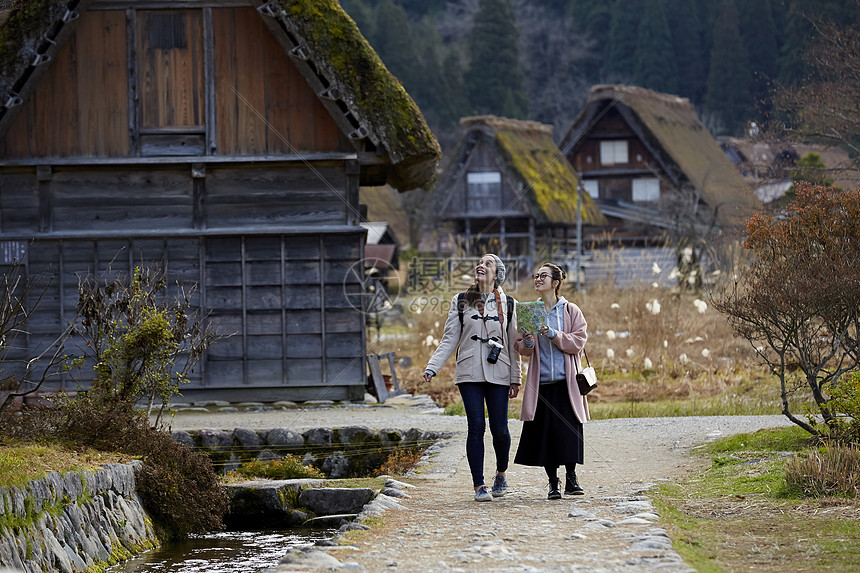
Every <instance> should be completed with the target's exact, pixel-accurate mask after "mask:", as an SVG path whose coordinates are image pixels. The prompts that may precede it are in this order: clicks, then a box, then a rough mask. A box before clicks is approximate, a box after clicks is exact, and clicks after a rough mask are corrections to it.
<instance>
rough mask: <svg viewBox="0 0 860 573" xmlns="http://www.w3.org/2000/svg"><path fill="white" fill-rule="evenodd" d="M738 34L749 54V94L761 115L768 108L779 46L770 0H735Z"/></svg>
mask: <svg viewBox="0 0 860 573" xmlns="http://www.w3.org/2000/svg"><path fill="white" fill-rule="evenodd" d="M737 6H738V19H739V22H740V30H741V38H743V42H744V47H745V48H746V51H747V55H748V56H749V65H750V72H751V74H752V78H751V80H752V85H751V86H750V87H751V90H750V91H751V95H752V98H753V102H754V105H755V107H756V109H757V110H758V115H759V117H761V116H762V115H764V114H766V113H767V111H768V110H769V109H770V108H771V101H770V91H771V85H772V81H773V80H775V79H776V73H777V56H778V48H777V42H776V26H775V25H774V21H773V11H772V9H771V3H770V0H756V1H755V2H738V3H737Z"/></svg>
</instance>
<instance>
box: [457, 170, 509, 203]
mask: <svg viewBox="0 0 860 573" xmlns="http://www.w3.org/2000/svg"><path fill="white" fill-rule="evenodd" d="M466 183H467V185H468V189H467V190H466V209H467V211H468V212H469V213H486V212H492V213H495V212H496V211H498V210H499V209H500V208H501V205H502V174H501V173H499V172H498V171H492V172H484V173H467V174H466Z"/></svg>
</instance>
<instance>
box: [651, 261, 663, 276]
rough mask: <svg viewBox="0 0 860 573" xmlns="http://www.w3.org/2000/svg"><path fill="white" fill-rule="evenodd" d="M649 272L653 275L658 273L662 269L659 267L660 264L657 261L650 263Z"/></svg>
mask: <svg viewBox="0 0 860 573" xmlns="http://www.w3.org/2000/svg"><path fill="white" fill-rule="evenodd" d="M651 272H652V273H654V274H655V275H659V274H660V273H661V272H663V271H662V269H661V268H660V265H658V264H657V263H651Z"/></svg>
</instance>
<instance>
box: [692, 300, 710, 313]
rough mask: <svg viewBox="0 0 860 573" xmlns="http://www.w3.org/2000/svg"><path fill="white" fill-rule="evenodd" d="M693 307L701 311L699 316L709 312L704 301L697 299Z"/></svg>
mask: <svg viewBox="0 0 860 573" xmlns="http://www.w3.org/2000/svg"><path fill="white" fill-rule="evenodd" d="M693 306H695V307H696V310H698V311H699V314H705V311H706V310H708V303H706V302H705V301H703V300H699V299H696V300H694V301H693Z"/></svg>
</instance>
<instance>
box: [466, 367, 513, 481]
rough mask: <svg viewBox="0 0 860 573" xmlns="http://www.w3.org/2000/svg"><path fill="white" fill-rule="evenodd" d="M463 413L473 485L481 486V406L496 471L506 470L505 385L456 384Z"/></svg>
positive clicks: (506, 389)
mask: <svg viewBox="0 0 860 573" xmlns="http://www.w3.org/2000/svg"><path fill="white" fill-rule="evenodd" d="M457 388H458V389H459V390H460V396H461V397H462V398H463V408H464V409H465V410H466V422H467V424H468V433H467V435H466V459H467V460H469V469H470V470H471V472H472V484H473V485H474V486H475V487H478V486H479V485H484V430H485V428H486V424H485V422H484V403H485V402H486V404H487V414H488V417H489V419H490V433H491V434H492V435H493V450H494V451H495V453H496V471H497V472H503V471H507V469H508V455H509V454H510V451H511V434H510V432H509V431H508V391H509V388H508V386H501V385H499V384H490V383H489V382H461V383H460V384H457Z"/></svg>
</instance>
